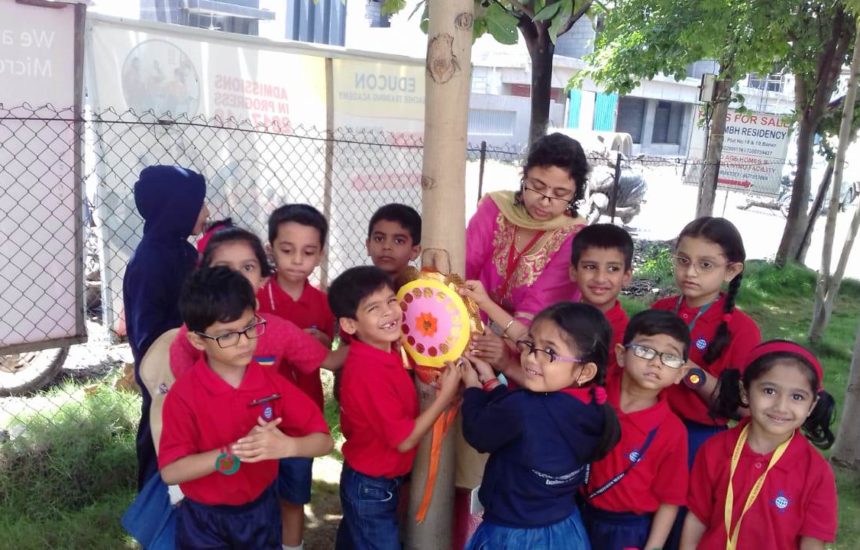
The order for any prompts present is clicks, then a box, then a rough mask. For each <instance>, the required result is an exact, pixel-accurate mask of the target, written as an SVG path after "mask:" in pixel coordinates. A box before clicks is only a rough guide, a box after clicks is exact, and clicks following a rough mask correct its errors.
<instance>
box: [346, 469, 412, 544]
mask: <svg viewBox="0 0 860 550" xmlns="http://www.w3.org/2000/svg"><path fill="white" fill-rule="evenodd" d="M403 481H404V477H402V476H401V477H396V478H393V479H389V478H385V477H371V476H366V475H364V474H362V473H359V472H356V471H355V470H353V469H352V468H350V467H349V466H348V465H347V464H346V463H344V465H343V471H341V474H340V505H341V508H342V509H343V519H342V520H341V522H340V525H339V526H338V528H337V543H336V544H335V548H336V549H337V550H400V548H401V546H400V532H399V529H398V525H397V503H398V500H399V492H400V486H401V485H402V484H403Z"/></svg>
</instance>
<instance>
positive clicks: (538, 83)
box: [521, 23, 555, 146]
mask: <svg viewBox="0 0 860 550" xmlns="http://www.w3.org/2000/svg"><path fill="white" fill-rule="evenodd" d="M521 28H522V26H521ZM534 29H535V31H536V32H534V33H526V32H525V31H524V32H523V37H524V38H525V41H526V47H527V48H528V50H529V57H530V58H531V62H532V85H531V120H530V122H529V146H531V144H532V143H534V142H535V140H537V139H539V138H540V137H541V136H543V135H544V134H546V129H547V126H548V125H549V107H550V101H552V58H553V55H554V54H555V44H553V43H552V40H550V37H549V33H548V32H547V28H546V24H545V23H535V24H534Z"/></svg>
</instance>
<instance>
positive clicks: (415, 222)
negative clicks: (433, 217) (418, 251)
mask: <svg viewBox="0 0 860 550" xmlns="http://www.w3.org/2000/svg"><path fill="white" fill-rule="evenodd" d="M380 220H385V221H387V222H397V223H399V224H400V225H401V226H403V229H405V230H406V231H408V232H409V236H410V237H411V238H412V246H417V245H419V244H421V214H419V213H418V211H417V210H415V209H414V208H412V207H411V206H407V205H405V204H400V203H398V202H393V203H391V204H386V205H385V206H380V207H379V208H378V209H377V210H376V212H374V213H373V215H372V216H371V217H370V223H368V224H367V238H368V239H369V238H370V237H371V236H372V235H373V226H374V225H376V222H378V221H380Z"/></svg>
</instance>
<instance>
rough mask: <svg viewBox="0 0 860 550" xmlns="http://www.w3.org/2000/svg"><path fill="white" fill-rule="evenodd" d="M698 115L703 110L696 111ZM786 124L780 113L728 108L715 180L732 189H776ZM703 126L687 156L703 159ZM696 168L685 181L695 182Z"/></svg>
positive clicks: (786, 142) (760, 191) (764, 191)
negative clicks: (739, 110)
mask: <svg viewBox="0 0 860 550" xmlns="http://www.w3.org/2000/svg"><path fill="white" fill-rule="evenodd" d="M699 116H700V117H702V116H703V113H702V112H701V111H700V112H699ZM789 131H790V125H789V124H788V123H787V122H786V121H784V120H783V117H782V115H778V114H771V113H760V112H738V111H735V110H733V109H729V111H728V113H727V114H726V131H725V134H724V138H723V153H722V156H721V157H720V175H719V179H718V183H719V185H720V187H721V188H724V189H736V190H740V191H746V192H753V193H758V194H765V195H775V194H777V193H778V192H779V182H780V178H781V177H782V166H783V164H784V163H785V158H786V154H787V152H788V146H789V141H790V140H789V137H790V136H789ZM705 138H706V133H705V129H704V127H701V128H699V130H698V131H697V132H696V133H695V134H694V136H693V140H692V143H691V145H690V150H691V152H692V151H697V152H698V155H697V154H695V153H692V154H691V157H695V156H700V157H701V158H702V159H704V157H705V155H704V143H705ZM699 173H700V171H699V170H695V171H691V172H689V173H688V174H689V175H688V177H687V181H688V182H698V177H699Z"/></svg>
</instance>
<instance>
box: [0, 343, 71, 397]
mask: <svg viewBox="0 0 860 550" xmlns="http://www.w3.org/2000/svg"><path fill="white" fill-rule="evenodd" d="M68 354H69V348H67V347H65V348H51V349H45V350H42V351H33V352H28V353H17V354H13V355H0V396H3V397H8V396H14V395H23V394H27V393H31V392H34V391H36V390H38V389H40V388H42V387H44V386H45V385H46V384H48V383H49V382H51V381H52V380H53V379H54V378H55V377H56V376H57V374H58V373H59V372H60V371H61V370H62V369H63V363H64V362H65V361H66V357H67V356H68Z"/></svg>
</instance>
